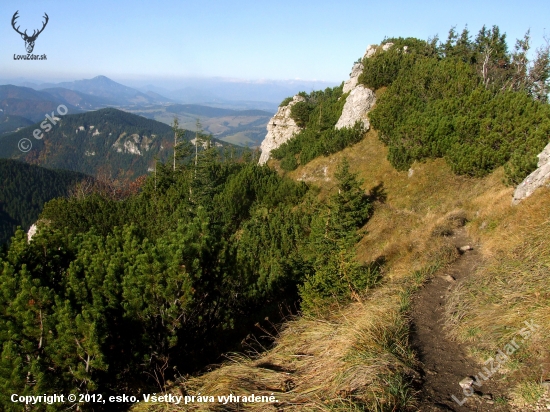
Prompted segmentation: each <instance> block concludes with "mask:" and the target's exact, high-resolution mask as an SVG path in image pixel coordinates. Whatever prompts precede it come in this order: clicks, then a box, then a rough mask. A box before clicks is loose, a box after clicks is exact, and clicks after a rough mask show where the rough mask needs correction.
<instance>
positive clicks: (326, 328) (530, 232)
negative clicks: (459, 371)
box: [134, 131, 550, 411]
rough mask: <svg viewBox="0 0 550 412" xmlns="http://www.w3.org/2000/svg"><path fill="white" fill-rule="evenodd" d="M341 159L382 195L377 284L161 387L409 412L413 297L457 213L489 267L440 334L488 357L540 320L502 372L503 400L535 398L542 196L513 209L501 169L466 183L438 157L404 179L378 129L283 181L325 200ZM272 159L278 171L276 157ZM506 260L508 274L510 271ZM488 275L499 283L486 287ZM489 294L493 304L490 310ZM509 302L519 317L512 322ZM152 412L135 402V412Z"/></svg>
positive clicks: (200, 406) (254, 406) (369, 227)
mask: <svg viewBox="0 0 550 412" xmlns="http://www.w3.org/2000/svg"><path fill="white" fill-rule="evenodd" d="M344 156H345V157H347V158H348V159H349V161H350V164H351V166H352V171H356V172H359V175H360V177H361V178H363V179H365V184H364V188H365V189H366V190H370V191H371V193H372V191H373V190H376V191H377V192H378V193H377V197H378V198H379V199H381V201H378V202H377V204H376V209H375V212H374V214H373V217H372V218H371V220H370V221H369V222H368V223H367V224H366V226H365V227H364V231H365V235H364V237H363V239H362V240H361V241H360V243H359V245H358V246H359V248H358V258H359V260H361V261H363V262H371V261H373V260H377V259H378V260H380V259H383V260H384V261H385V265H384V273H383V280H382V282H381V284H380V285H379V286H378V287H377V288H375V289H373V290H372V291H371V292H369V294H367V297H366V298H364V299H359V298H358V299H357V302H355V303H353V304H351V305H349V306H347V307H342V308H341V309H340V310H339V311H338V312H337V313H334V314H333V315H331V316H330V317H328V318H304V317H301V318H300V317H299V318H295V319H292V320H289V321H288V322H286V323H285V324H284V325H282V326H281V327H280V329H279V332H278V334H277V336H275V341H274V345H273V347H272V348H271V349H269V350H267V351H265V352H262V353H249V354H247V355H230V356H228V361H227V362H226V363H225V364H223V365H221V366H220V367H219V368H216V369H214V370H212V371H211V372H208V373H205V374H203V375H201V376H196V377H191V378H189V379H182V380H181V381H180V382H178V383H177V384H171V385H170V384H169V385H167V386H165V387H163V388H162V389H165V390H167V391H169V392H171V393H178V394H179V393H180V391H181V393H185V394H188V395H197V394H198V393H201V394H202V395H207V396H216V395H227V394H229V393H233V394H239V395H241V396H242V395H247V394H252V393H253V394H255V395H270V394H271V393H274V396H275V397H276V399H277V400H278V402H277V403H276V404H274V406H277V407H278V408H279V409H282V410H288V411H294V410H323V411H335V410H342V411H344V410H345V411H349V410H372V411H390V410H415V405H416V403H415V402H416V400H415V396H414V391H413V390H412V389H411V381H412V379H413V378H414V377H415V376H416V372H415V369H417V368H418V363H417V361H416V359H415V356H414V353H413V352H412V350H411V349H410V347H409V330H408V328H409V326H408V325H409V323H408V311H409V309H410V299H411V296H413V294H414V292H415V291H416V290H417V289H418V288H419V287H421V286H422V284H423V283H424V282H425V281H426V280H427V279H428V278H429V277H430V276H433V274H434V273H435V272H436V271H437V270H439V269H441V268H444V267H445V266H446V265H448V264H449V263H451V262H453V261H454V260H455V259H456V258H457V256H458V254H457V251H456V248H455V247H454V246H453V245H452V244H451V241H450V240H449V239H448V238H447V237H445V236H442V234H445V233H449V231H451V232H452V230H453V225H454V223H453V222H456V217H457V216H460V217H466V218H467V220H468V223H467V224H466V226H465V228H466V230H467V232H468V234H469V235H470V236H473V237H474V238H475V239H476V241H479V242H480V243H481V245H482V247H481V253H482V255H483V258H484V259H485V261H486V265H484V266H483V268H482V269H480V270H479V271H478V272H476V273H474V274H472V278H471V279H472V280H471V282H470V283H467V284H466V285H465V286H464V287H463V288H462V289H460V288H459V289H457V290H456V291H455V292H453V293H456V294H457V295H456V296H457V297H456V299H455V300H454V302H466V303H463V305H464V306H460V307H459V309H460V310H462V312H460V313H458V315H457V312H456V309H454V308H452V307H450V308H449V309H448V316H447V320H448V322H449V325H450V329H449V332H448V333H449V335H450V336H457V337H458V338H459V339H470V341H471V342H472V343H473V345H472V353H473V354H475V353H481V352H480V351H482V350H484V348H485V350H487V349H486V348H487V347H489V348H491V349H493V350H495V351H496V349H498V348H499V344H500V343H501V342H504V341H506V339H508V338H509V336H510V333H511V332H510V331H511V329H508V328H506V327H505V326H507V325H512V324H513V325H514V328H513V329H514V330H515V328H520V327H521V324H522V322H523V320H528V319H530V318H533V319H534V320H535V321H536V323H538V324H539V325H541V332H540V335H538V337H537V338H536V339H533V340H532V343H531V344H530V345H526V346H525V347H523V348H522V352H521V356H520V357H519V358H518V359H517V360H515V362H514V365H515V369H514V371H503V372H505V373H506V375H505V377H506V379H509V381H510V383H512V385H510V386H509V388H510V391H509V394H508V399H507V402H510V403H513V402H521V401H525V400H526V398H523V396H525V397H527V400H531V401H532V400H533V399H534V398H535V395H536V394H537V393H538V392H537V391H536V390H535V389H533V388H536V385H535V386H533V385H534V384H535V382H536V379H535V375H536V373H535V372H539V371H535V370H531V369H530V368H529V364H530V363H532V364H537V362H538V363H539V364H540V361H543V362H544V361H545V359H546V361H547V356H548V352H547V349H546V350H545V349H544V348H548V347H550V334H549V333H548V329H549V325H550V322H549V319H548V312H549V311H548V308H549V306H550V301H549V299H548V293H547V292H548V287H547V286H545V283H544V282H547V280H546V279H547V273H548V265H547V262H548V257H549V255H550V251H549V249H548V247H547V246H546V244H545V243H544V233H545V229H546V226H545V225H548V222H547V216H548V204H550V202H548V200H550V191H548V190H540V191H539V192H538V193H536V194H535V195H534V196H533V198H532V199H529V200H528V201H527V202H525V204H521V205H519V206H518V207H512V206H510V201H511V194H512V189H511V188H509V187H506V186H505V185H504V184H503V183H502V181H503V178H504V172H503V170H502V168H499V169H497V170H496V171H495V172H494V173H492V174H491V175H489V176H486V177H484V178H470V177H465V176H456V175H455V174H453V173H452V171H451V170H450V168H449V167H448V166H447V165H446V164H445V162H444V160H442V159H438V160H429V161H427V162H425V163H421V164H419V163H414V164H413V166H412V172H411V173H409V172H398V171H396V170H395V169H394V168H393V167H392V166H391V165H390V164H389V162H388V161H387V160H386V156H387V148H386V147H384V146H383V145H382V144H381V143H380V142H379V140H378V138H377V134H376V132H375V131H371V132H369V133H368V134H367V137H366V138H365V139H364V140H363V141H361V142H360V143H358V144H356V145H354V146H353V147H350V148H347V149H345V150H343V151H342V152H339V153H337V154H335V155H332V156H329V157H319V158H317V159H314V160H313V161H312V162H310V163H309V164H307V165H306V166H304V167H299V168H298V169H297V170H295V171H293V172H291V173H290V175H291V176H292V177H294V178H296V179H299V180H305V181H308V182H310V183H311V184H316V185H319V186H320V188H321V191H320V194H319V195H320V196H326V195H327V194H328V193H330V191H331V190H332V187H333V172H334V169H335V167H336V165H337V163H338V161H339V159H340V158H342V157H344ZM271 164H272V166H273V167H277V166H278V165H277V162H275V161H272V162H271ZM543 201H544V202H543ZM545 205H546V206H545ZM534 228H539V229H537V230H534ZM510 233H513V235H510ZM546 233H547V232H546ZM503 239H505V240H503ZM532 247H534V249H533V250H532V251H531V252H529V253H525V250H528V249H530V248H532ZM502 256H504V257H505V259H501V257H502ZM514 265H515V271H510V270H508V268H509V267H510V266H514ZM533 268H536V269H537V270H532V269H533ZM495 272H496V273H499V275H500V278H499V281H498V282H490V279H491V277H492V276H493V274H494V273H495ZM527 272H529V274H527ZM519 274H522V276H518V275H519ZM545 274H546V276H545ZM546 285H547V283H546ZM520 286H521V287H520ZM469 294H473V295H472V296H469ZM495 296H496V297H498V298H500V299H501V300H500V301H501V302H502V303H500V304H498V307H497V306H495V302H496V301H498V300H497V299H496V298H495ZM451 301H453V300H452V299H451ZM520 302H521V303H520ZM518 305H520V306H519V308H520V309H521V311H520V314H521V315H514V316H512V314H513V313H516V311H517V307H518ZM473 308H475V310H472V309H473ZM464 313H466V314H467V315H468V316H463V315H464ZM497 313H498V316H496V314H497ZM475 327H477V328H478V329H479V330H478V332H477V333H476V334H474V337H472V336H471V335H472V334H471V333H468V330H470V329H471V328H475ZM258 333H261V332H258ZM486 353H488V352H486ZM484 359H485V358H483V356H479V357H478V358H477V360H479V361H483V360H484ZM527 359H530V362H526V360H527ZM546 365H547V364H546ZM546 370H548V368H547V369H546ZM540 378H541V376H538V378H537V379H539V380H540ZM542 378H545V377H544V376H543V377H542ZM546 378H548V376H546ZM457 388H458V386H457ZM526 388H527V389H526ZM533 393H534V394H533ZM155 408H156V407H155V406H154V405H150V404H149V405H146V404H143V403H142V404H140V405H136V406H135V407H134V410H135V411H144V410H156V409H155ZM266 408H267V405H265V404H261V403H240V404H238V403H234V404H227V405H222V404H219V403H217V402H216V403H197V402H195V403H192V404H190V405H187V406H182V407H179V409H178V407H175V408H174V409H175V410H235V411H236V410H258V411H260V410H266ZM158 410H160V409H158Z"/></svg>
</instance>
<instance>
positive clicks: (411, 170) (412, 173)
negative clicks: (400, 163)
mask: <svg viewBox="0 0 550 412" xmlns="http://www.w3.org/2000/svg"><path fill="white" fill-rule="evenodd" d="M413 175H414V169H413V168H410V169H409V173H408V174H407V176H408V177H413Z"/></svg>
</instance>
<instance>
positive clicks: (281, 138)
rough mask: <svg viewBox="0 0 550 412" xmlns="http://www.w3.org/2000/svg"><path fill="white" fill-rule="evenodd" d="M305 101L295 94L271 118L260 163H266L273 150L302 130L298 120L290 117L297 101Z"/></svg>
mask: <svg viewBox="0 0 550 412" xmlns="http://www.w3.org/2000/svg"><path fill="white" fill-rule="evenodd" d="M303 101H305V99H304V98H303V97H302V96H299V95H296V96H294V97H293V98H292V101H291V102H290V103H289V104H288V105H286V106H282V107H279V109H278V110H277V113H275V116H273V117H272V118H271V120H270V121H269V123H268V124H267V135H266V136H265V139H264V140H263V141H262V144H261V146H260V149H261V151H262V154H261V156H260V160H259V162H258V163H259V164H261V165H263V164H265V163H266V162H267V161H268V160H269V155H270V153H271V151H272V150H274V149H276V148H278V147H279V146H280V145H282V144H283V143H285V142H286V141H288V140H290V139H292V137H293V136H294V135H295V134H296V133H298V132H299V131H300V130H301V129H300V127H299V126H298V125H297V124H296V122H295V121H294V120H293V119H292V118H291V117H290V109H291V108H292V106H294V105H295V104H296V103H298V102H303Z"/></svg>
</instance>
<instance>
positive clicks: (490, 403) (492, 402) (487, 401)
mask: <svg viewBox="0 0 550 412" xmlns="http://www.w3.org/2000/svg"><path fill="white" fill-rule="evenodd" d="M485 402H486V403H488V404H489V405H493V404H494V403H495V402H494V401H492V400H490V399H488V400H486V401H485Z"/></svg>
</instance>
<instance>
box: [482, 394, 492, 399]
mask: <svg viewBox="0 0 550 412" xmlns="http://www.w3.org/2000/svg"><path fill="white" fill-rule="evenodd" d="M482 398H483V399H488V400H491V399H493V395H491V394H490V393H486V394H484V395H483V396H482Z"/></svg>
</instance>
